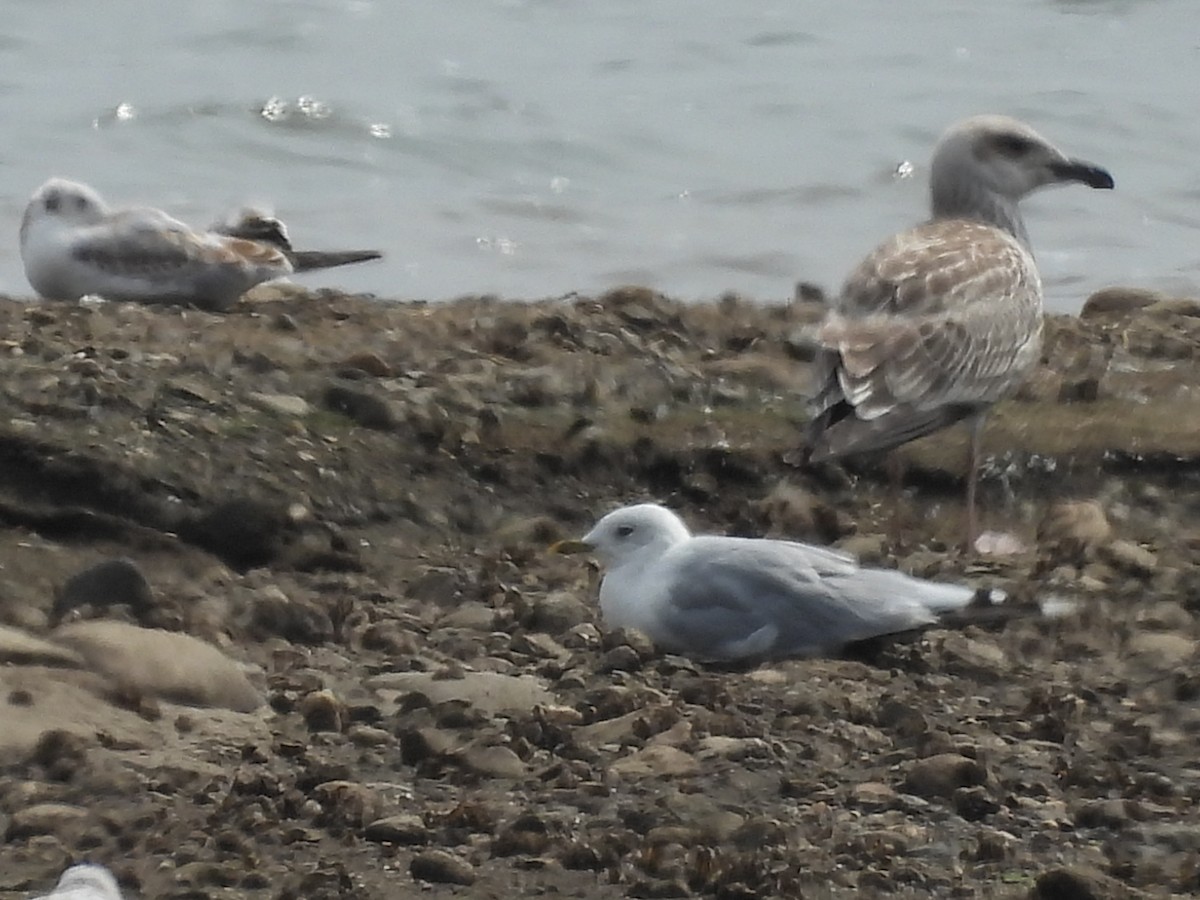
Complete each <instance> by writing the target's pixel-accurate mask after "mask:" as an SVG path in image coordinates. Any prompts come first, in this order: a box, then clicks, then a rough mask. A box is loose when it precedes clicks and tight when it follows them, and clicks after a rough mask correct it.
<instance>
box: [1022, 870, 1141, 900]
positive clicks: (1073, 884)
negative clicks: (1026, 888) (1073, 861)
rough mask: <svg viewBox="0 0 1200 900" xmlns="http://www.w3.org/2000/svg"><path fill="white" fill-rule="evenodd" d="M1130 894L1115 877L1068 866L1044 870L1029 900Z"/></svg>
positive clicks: (1074, 899)
mask: <svg viewBox="0 0 1200 900" xmlns="http://www.w3.org/2000/svg"><path fill="white" fill-rule="evenodd" d="M1128 896H1130V892H1129V891H1128V890H1127V889H1125V887H1124V885H1122V884H1121V883H1120V882H1119V881H1117V880H1116V879H1114V878H1109V877H1108V876H1107V875H1102V874H1101V873H1099V872H1087V871H1083V870H1081V869H1066V868H1062V869H1051V870H1050V871H1049V872H1043V873H1042V874H1041V875H1039V876H1038V877H1037V881H1036V882H1034V885H1033V890H1031V891H1030V892H1029V900H1109V898H1113V900H1115V898H1118V897H1128Z"/></svg>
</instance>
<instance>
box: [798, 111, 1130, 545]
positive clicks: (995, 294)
mask: <svg viewBox="0 0 1200 900" xmlns="http://www.w3.org/2000/svg"><path fill="white" fill-rule="evenodd" d="M1067 182H1081V183H1083V184H1086V185H1088V186H1089V187H1093V188H1111V187H1112V186H1113V179H1112V176H1111V175H1109V174H1108V172H1106V171H1105V170H1104V169H1101V168H1100V167H1098V166H1095V165H1093V164H1092V163H1088V162H1083V161H1081V160H1078V159H1071V158H1069V157H1067V156H1066V155H1064V154H1063V153H1062V152H1061V151H1060V150H1058V149H1056V148H1055V147H1054V146H1052V145H1051V144H1050V143H1048V142H1047V141H1046V140H1045V139H1044V138H1042V137H1041V136H1040V135H1039V134H1037V132H1035V131H1034V130H1033V129H1032V128H1030V127H1029V126H1027V125H1025V124H1023V123H1021V122H1018V121H1016V120H1015V119H1010V118H1007V117H1005V116H976V117H974V118H970V119H966V120H965V121H962V122H959V123H958V124H956V125H954V126H952V127H951V128H950V129H949V130H948V131H947V132H946V133H945V134H944V135H943V136H942V138H941V140H940V141H939V142H938V145H937V148H936V149H935V151H934V154H933V163H932V165H931V166H930V193H931V198H932V210H933V215H932V218H931V219H930V220H929V221H928V222H926V223H924V224H923V225H918V226H917V227H916V228H913V229H911V230H909V231H903V232H901V233H899V234H896V235H894V236H892V237H891V238H889V239H888V240H886V241H884V243H882V244H880V245H879V246H878V247H877V248H875V250H874V251H872V252H871V254H870V255H868V256H867V258H866V259H864V260H863V261H862V262H861V263H860V264H859V265H858V267H857V268H856V269H855V270H854V271H853V272H851V273H850V276H849V278H847V279H846V283H845V285H844V286H843V287H842V291H841V295H840V296H839V297H838V298H837V299H836V300H835V301H834V302H833V303H832V305H831V309H830V311H829V313H828V315H827V316H826V319H825V321H824V322H823V323H822V325H821V326H820V328H819V329H818V330H817V334H816V336H817V343H818V345H819V346H820V347H821V350H820V351H819V353H818V355H817V359H816V368H815V374H816V379H817V382H816V384H817V392H816V395H815V397H814V416H813V420H812V423H811V425H810V426H809V432H808V448H809V451H808V452H809V454H810V455H809V458H810V459H811V460H812V461H813V462H820V461H821V460H826V459H834V458H837V457H840V456H844V455H847V454H852V453H860V452H865V451H877V450H890V449H891V448H893V447H897V446H899V445H900V444H904V443H907V442H908V441H911V440H914V439H916V438H919V437H922V436H924V435H927V434H929V433H931V432H933V431H937V430H938V429H940V428H943V427H945V426H947V425H950V424H953V423H954V422H957V421H959V420H962V419H968V420H970V423H971V443H970V447H971V449H970V453H971V455H970V461H969V466H968V473H967V497H966V508H967V546H968V548H972V547H974V546H975V541H976V537H977V535H978V527H977V523H976V517H975V482H976V480H977V476H978V469H979V441H980V436H981V432H982V430H983V422H984V418H985V416H986V413H987V410H988V409H989V408H990V407H991V405H992V404H994V403H995V402H996V401H998V400H1000V399H1001V398H1002V397H1004V396H1005V395H1007V394H1008V393H1009V392H1011V391H1012V390H1014V389H1015V388H1016V387H1017V386H1019V385H1020V384H1021V383H1022V382H1023V381H1024V380H1025V378H1026V377H1027V376H1028V375H1029V373H1030V372H1031V370H1032V369H1033V367H1034V366H1035V365H1036V364H1037V361H1038V359H1039V357H1040V355H1041V346H1042V283H1041V278H1040V277H1039V276H1038V271H1037V266H1036V265H1035V264H1034V260H1033V253H1032V250H1031V249H1030V245H1029V235H1028V234H1027V233H1026V231H1025V223H1024V221H1023V220H1022V219H1021V213H1020V210H1019V209H1018V207H1017V204H1018V202H1019V201H1020V200H1021V198H1022V197H1024V196H1026V195H1027V194H1029V193H1031V192H1032V191H1035V190H1037V189H1038V188H1041V187H1046V186H1048V185H1052V184H1064V183H1067Z"/></svg>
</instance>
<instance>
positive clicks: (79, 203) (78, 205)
mask: <svg viewBox="0 0 1200 900" xmlns="http://www.w3.org/2000/svg"><path fill="white" fill-rule="evenodd" d="M87 205H88V202H87V197H84V196H83V195H82V194H76V195H75V209H77V210H78V211H79V212H83V211H84V210H85V209H87Z"/></svg>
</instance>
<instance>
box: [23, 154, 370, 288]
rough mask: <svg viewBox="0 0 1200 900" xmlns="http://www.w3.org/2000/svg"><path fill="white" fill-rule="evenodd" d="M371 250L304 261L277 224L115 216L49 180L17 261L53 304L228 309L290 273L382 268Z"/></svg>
mask: <svg viewBox="0 0 1200 900" xmlns="http://www.w3.org/2000/svg"><path fill="white" fill-rule="evenodd" d="M379 257H380V254H379V253H378V252H377V251H374V250H363V251H347V252H344V253H312V252H308V253H301V252H296V251H294V250H293V249H292V246H291V243H290V241H289V240H288V238H287V232H286V231H285V230H284V228H283V225H282V223H281V222H279V220H278V219H275V218H273V217H270V216H265V215H262V214H260V213H257V212H253V211H248V212H243V213H242V214H241V216H240V217H238V218H236V219H234V220H232V221H230V222H226V223H223V224H222V225H219V226H216V227H214V228H213V229H211V230H208V231H202V230H197V229H193V228H190V227H189V226H187V225H185V224H184V223H183V222H180V221H179V220H177V219H174V218H172V217H171V216H169V215H167V214H166V213H165V212H163V211H161V210H158V209H151V208H149V207H135V208H131V209H122V210H113V209H109V207H108V205H107V204H106V203H105V202H104V200H103V199H102V198H101V197H100V195H99V194H98V193H96V191H94V190H92V189H91V188H90V187H88V186H87V185H85V184H79V183H77V182H73V181H67V180H66V179H63V178H52V179H50V180H49V181H47V182H46V183H45V184H43V185H42V186H41V187H40V188H38V190H37V192H36V193H35V194H34V195H33V197H32V198H31V199H30V201H29V204H28V205H27V206H26V207H25V215H24V218H23V219H22V220H21V261H22V262H23V263H24V265H25V276H26V277H27V278H28V279H29V283H30V284H31V285H33V289H34V290H35V291H37V292H38V293H39V294H40V295H41V296H43V297H46V298H48V299H52V300H78V299H79V298H80V297H84V296H87V295H90V294H97V295H99V296H101V297H104V298H106V299H108V300H128V301H133V302H137V303H176V304H185V305H192V306H197V307H200V308H201V309H210V310H223V309H228V308H229V307H230V306H232V305H233V304H234V303H236V302H237V300H238V298H239V297H241V296H242V294H244V293H245V292H246V291H248V290H250V288H252V287H254V286H255V285H256V284H261V283H262V282H264V281H270V280H272V279H275V278H282V277H284V276H287V275H290V274H292V273H293V272H298V271H304V270H306V269H314V268H328V267H330V266H340V265H345V264H346V263H351V262H362V261H365V260H369V259H378V258H379Z"/></svg>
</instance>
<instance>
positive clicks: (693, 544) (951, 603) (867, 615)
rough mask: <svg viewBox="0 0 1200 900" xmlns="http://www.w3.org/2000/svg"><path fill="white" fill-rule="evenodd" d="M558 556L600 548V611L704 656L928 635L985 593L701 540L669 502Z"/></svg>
mask: <svg viewBox="0 0 1200 900" xmlns="http://www.w3.org/2000/svg"><path fill="white" fill-rule="evenodd" d="M551 549H552V550H554V551H555V552H558V553H577V552H585V551H588V552H595V554H596V555H597V556H598V557H599V559H600V561H601V563H602V564H603V566H604V568H605V570H606V571H605V574H604V580H603V581H602V582H601V585H600V611H601V613H602V615H603V617H604V623H605V625H606V626H608V627H609V628H636V629H638V630H639V631H642V632H645V634H646V635H647V636H648V637H649V638H650V639H651V640H652V641H654V643H655V644H657V645H658V646H660V647H662V648H664V649H666V650H669V651H671V652H674V653H681V654H685V655H687V656H691V657H694V658H697V659H701V660H708V661H735V660H758V659H773V658H782V657H796V656H820V655H828V654H833V653H837V652H838V651H839V650H841V649H842V648H843V647H845V646H846V645H847V644H849V643H853V642H855V641H862V640H866V639H868V638H873V637H878V636H880V635H886V634H894V633H896V632H901V631H909V630H911V629H914V628H922V627H925V626H928V625H932V624H934V623H935V622H937V621H938V614H939V613H945V612H951V611H954V610H959V609H963V608H964V607H966V606H969V605H970V604H971V602H972V600H973V599H974V598H975V596H976V592H975V591H974V590H972V589H971V588H968V587H961V586H959V585H953V584H938V583H935V582H932V581H923V580H922V579H919V578H913V577H910V576H908V575H905V574H903V573H902V572H897V571H892V570H887V569H865V568H861V567H860V566H859V565H858V564H857V563H856V562H855V561H854V559H853V558H852V557H849V556H846V555H844V554H841V553H838V552H836V551H833V550H828V549H824V548H821V547H813V546H809V545H808V544H799V543H793V542H791V541H776V540H766V539H758V538H738V537H718V536H704V537H693V536H692V535H691V533H690V532H689V531H688V529H687V526H686V525H684V524H683V521H682V520H681V519H680V518H679V517H678V516H677V515H675V513H673V512H671V511H670V510H669V509H667V508H666V507H664V506H659V505H658V504H655V503H640V504H637V505H634V506H625V507H622V508H621V509H618V510H615V511H613V512H610V513H609V514H608V515H606V516H604V517H603V518H602V519H600V521H599V522H597V523H596V525H595V527H594V528H592V530H591V531H589V532H588V533H587V534H586V535H584V537H583V538H582V540H578V541H560V542H559V543H557V544H555V545H554V546H553V547H552V548H551Z"/></svg>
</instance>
